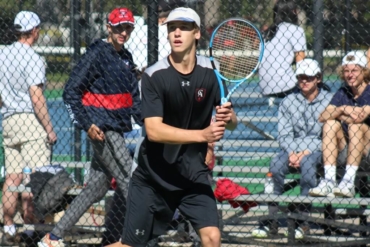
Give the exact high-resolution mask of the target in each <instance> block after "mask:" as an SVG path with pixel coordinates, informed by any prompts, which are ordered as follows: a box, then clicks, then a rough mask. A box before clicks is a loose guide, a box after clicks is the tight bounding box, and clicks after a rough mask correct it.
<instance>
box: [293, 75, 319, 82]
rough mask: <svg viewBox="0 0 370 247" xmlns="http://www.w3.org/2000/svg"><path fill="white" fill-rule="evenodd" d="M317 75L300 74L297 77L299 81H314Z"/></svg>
mask: <svg viewBox="0 0 370 247" xmlns="http://www.w3.org/2000/svg"><path fill="white" fill-rule="evenodd" d="M316 78H317V77H316V76H308V75H298V76H297V79H298V81H299V82H303V81H306V82H313V81H314V80H315V79H316Z"/></svg>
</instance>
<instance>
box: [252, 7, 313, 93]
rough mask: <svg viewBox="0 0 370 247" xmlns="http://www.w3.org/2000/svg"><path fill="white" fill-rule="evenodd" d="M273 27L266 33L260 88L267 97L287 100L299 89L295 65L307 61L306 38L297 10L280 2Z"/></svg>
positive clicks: (275, 8)
mask: <svg viewBox="0 0 370 247" xmlns="http://www.w3.org/2000/svg"><path fill="white" fill-rule="evenodd" d="M273 12H274V23H273V24H272V25H271V26H270V27H269V28H268V29H267V31H265V32H264V38H265V53H264V56H263V60H262V63H261V67H260V68H259V78H260V82H259V86H260V88H261V90H262V94H263V95H264V96H267V97H277V98H284V97H285V96H286V95H288V94H290V93H292V92H293V91H294V90H295V89H296V78H295V76H294V71H293V68H292V63H293V62H296V63H298V62H299V61H302V60H303V59H304V58H305V51H306V49H307V47H306V37H305V34H304V30H303V29H302V28H301V27H299V26H298V15H297V6H296V4H295V3H294V2H293V1H284V0H279V1H278V2H277V3H276V5H275V6H274V9H273Z"/></svg>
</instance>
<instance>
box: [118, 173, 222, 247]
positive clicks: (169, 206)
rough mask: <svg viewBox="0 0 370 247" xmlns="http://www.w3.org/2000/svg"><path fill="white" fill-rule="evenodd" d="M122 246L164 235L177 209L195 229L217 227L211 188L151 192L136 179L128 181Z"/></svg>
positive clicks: (135, 177)
mask: <svg viewBox="0 0 370 247" xmlns="http://www.w3.org/2000/svg"><path fill="white" fill-rule="evenodd" d="M129 188H130V189H129V194H128V198H127V205H126V206H127V211H126V218H125V223H124V228H123V234H122V243H123V244H127V245H130V246H135V247H136V246H138V247H139V246H146V243H147V242H148V241H149V240H151V239H153V238H156V237H158V236H160V235H163V234H164V233H165V232H166V229H167V226H168V224H169V223H170V222H171V220H172V217H173V215H174V213H175V210H176V208H178V209H179V210H180V212H181V214H182V215H183V216H185V217H186V219H187V220H189V221H190V222H191V224H192V226H193V227H194V229H195V230H199V229H201V228H204V227H210V226H214V227H218V213H217V206H216V201H215V197H214V194H213V191H212V188H211V186H210V185H207V184H194V186H193V187H192V188H189V189H187V190H181V191H165V190H158V189H154V188H153V187H151V186H149V185H148V184H146V183H145V182H143V181H141V179H140V178H138V177H137V176H135V175H134V176H133V177H132V179H131V181H130V187H129Z"/></svg>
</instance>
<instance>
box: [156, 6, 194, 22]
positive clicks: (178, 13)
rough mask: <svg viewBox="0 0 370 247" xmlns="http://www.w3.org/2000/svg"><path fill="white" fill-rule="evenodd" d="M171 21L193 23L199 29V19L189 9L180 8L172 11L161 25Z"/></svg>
mask: <svg viewBox="0 0 370 247" xmlns="http://www.w3.org/2000/svg"><path fill="white" fill-rule="evenodd" d="M173 21H185V22H195V24H197V26H198V27H200V17H199V15H198V14H197V12H195V11H194V10H193V9H191V8H185V7H180V8H176V9H174V10H172V11H171V13H170V14H169V15H168V17H167V20H166V21H165V22H163V24H162V25H165V24H167V23H169V22H173Z"/></svg>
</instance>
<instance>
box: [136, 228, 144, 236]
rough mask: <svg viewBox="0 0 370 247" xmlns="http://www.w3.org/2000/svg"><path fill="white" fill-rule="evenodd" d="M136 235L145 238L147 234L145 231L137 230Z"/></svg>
mask: <svg viewBox="0 0 370 247" xmlns="http://www.w3.org/2000/svg"><path fill="white" fill-rule="evenodd" d="M135 234H136V235H138V236H139V235H141V236H144V234H145V230H141V231H140V230H139V229H136V233H135Z"/></svg>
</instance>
